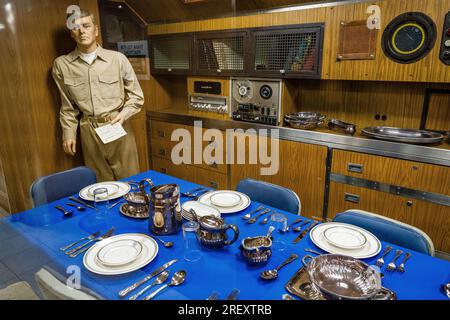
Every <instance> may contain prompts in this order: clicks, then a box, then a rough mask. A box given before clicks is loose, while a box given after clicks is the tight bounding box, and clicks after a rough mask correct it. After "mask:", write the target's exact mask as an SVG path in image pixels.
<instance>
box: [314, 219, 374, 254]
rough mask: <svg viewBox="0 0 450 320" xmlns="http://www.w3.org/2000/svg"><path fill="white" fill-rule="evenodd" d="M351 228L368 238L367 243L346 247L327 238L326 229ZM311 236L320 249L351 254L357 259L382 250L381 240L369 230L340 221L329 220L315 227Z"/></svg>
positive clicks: (333, 252)
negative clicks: (336, 244) (358, 246)
mask: <svg viewBox="0 0 450 320" xmlns="http://www.w3.org/2000/svg"><path fill="white" fill-rule="evenodd" d="M335 227H341V228H349V229H351V230H357V231H358V232H360V233H361V234H363V235H364V237H365V238H366V239H367V241H366V243H365V244H364V245H363V246H362V247H360V248H355V249H344V248H340V247H338V246H335V245H333V244H332V243H330V241H329V240H327V239H326V238H325V231H326V230H327V229H329V228H335ZM310 237H311V240H312V242H313V243H314V244H315V245H316V246H318V247H319V248H320V249H322V250H324V251H326V252H328V253H332V254H341V255H344V256H349V257H352V258H355V259H367V258H372V257H374V256H376V255H377V254H379V253H380V251H381V247H382V246H381V242H380V240H379V239H378V238H377V237H376V236H374V235H373V234H372V233H370V232H369V231H367V230H365V229H363V228H360V227H357V226H354V225H350V224H346V223H340V222H328V223H322V224H319V225H317V226H316V227H314V228H313V229H312V230H311V232H310Z"/></svg>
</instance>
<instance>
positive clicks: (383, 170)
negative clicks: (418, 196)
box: [332, 150, 450, 195]
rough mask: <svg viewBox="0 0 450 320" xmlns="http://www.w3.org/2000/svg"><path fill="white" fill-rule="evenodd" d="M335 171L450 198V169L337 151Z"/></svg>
mask: <svg viewBox="0 0 450 320" xmlns="http://www.w3.org/2000/svg"><path fill="white" fill-rule="evenodd" d="M332 172H333V173H337V174H342V175H346V176H351V177H356V178H361V179H367V180H372V181H377V182H381V183H386V184H390V185H395V186H400V187H405V188H409V189H415V190H420V191H427V192H433V193H438V194H444V195H450V187H449V186H450V168H449V167H444V166H438V165H432V164H426V163H420V162H413V161H407V160H401V159H394V158H387V157H382V156H374V155H369V154H364V153H357V152H351V151H342V150H334V151H333V164H332Z"/></svg>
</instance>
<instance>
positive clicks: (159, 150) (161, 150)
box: [151, 139, 174, 160]
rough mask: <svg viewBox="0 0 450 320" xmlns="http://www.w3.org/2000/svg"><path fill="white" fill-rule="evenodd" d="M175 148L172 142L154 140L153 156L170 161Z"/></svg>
mask: <svg viewBox="0 0 450 320" xmlns="http://www.w3.org/2000/svg"><path fill="white" fill-rule="evenodd" d="M173 146H174V144H173V143H172V142H171V141H166V140H159V139H152V148H151V149H152V155H153V156H156V157H160V158H163V159H167V160H170V159H171V155H172V148H173Z"/></svg>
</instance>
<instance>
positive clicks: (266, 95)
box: [259, 85, 273, 100]
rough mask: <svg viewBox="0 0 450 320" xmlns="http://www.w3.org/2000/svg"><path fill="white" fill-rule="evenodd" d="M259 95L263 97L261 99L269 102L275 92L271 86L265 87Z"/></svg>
mask: <svg viewBox="0 0 450 320" xmlns="http://www.w3.org/2000/svg"><path fill="white" fill-rule="evenodd" d="M259 94H260V95H261V98H263V99H265V100H268V99H270V98H272V95H273V90H272V88H271V87H270V86H268V85H264V86H262V87H261V89H260V90H259Z"/></svg>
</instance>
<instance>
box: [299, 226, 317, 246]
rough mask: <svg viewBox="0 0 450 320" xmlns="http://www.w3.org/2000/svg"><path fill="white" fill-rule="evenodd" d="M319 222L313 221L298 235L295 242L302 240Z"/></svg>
mask: <svg viewBox="0 0 450 320" xmlns="http://www.w3.org/2000/svg"><path fill="white" fill-rule="evenodd" d="M318 224H319V221H314V222H313V223H311V225H310V226H309V227H308V228H306V229H305V231H303V232H302V233H301V234H300V235H299V236H298V237H297V239H295V240H294V243H298V242H300V241H301V240H302V239H303V238H304V237H305V236H306V235H307V234H308V232H309V231H311V229H312V228H314V227H315V226H316V225H318Z"/></svg>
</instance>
